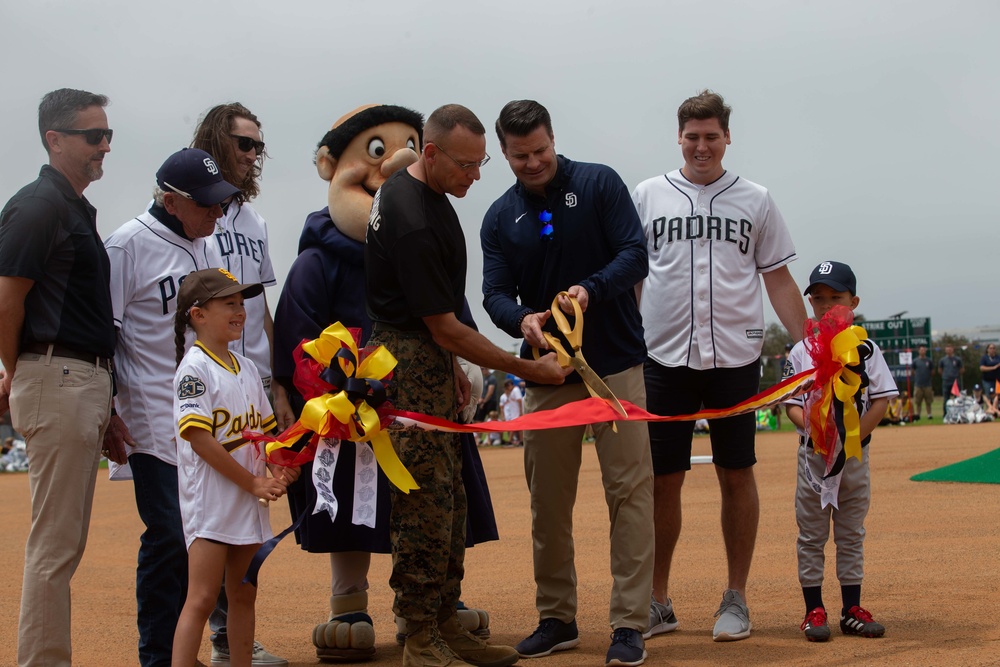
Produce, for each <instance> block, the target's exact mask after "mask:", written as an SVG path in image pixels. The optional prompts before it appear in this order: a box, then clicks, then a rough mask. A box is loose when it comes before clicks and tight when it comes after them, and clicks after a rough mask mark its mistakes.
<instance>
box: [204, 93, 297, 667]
mask: <svg viewBox="0 0 1000 667" xmlns="http://www.w3.org/2000/svg"><path fill="white" fill-rule="evenodd" d="M191 147H192V148H199V149H201V150H203V151H205V152H206V153H208V154H210V155H211V156H212V157H213V158H215V161H216V164H218V165H219V170H220V171H221V172H222V177H223V178H225V179H226V181H227V182H229V183H233V184H234V185H236V187H238V188H239V189H240V191H239V192H237V193H236V195H235V196H234V197H233V198H232V200H230V201H228V202H225V203H223V206H222V211H223V215H222V217H220V218H219V219H218V220H217V224H216V229H215V234H214V235H213V237H212V238H211V239H209V240H208V245H209V252H210V253H212V256H213V264H212V266H213V267H214V266H218V267H221V268H224V269H226V270H227V271H229V272H230V273H231V274H232V275H233V276H235V277H236V279H237V280H238V281H240V282H241V283H248V284H249V283H260V284H262V285H264V286H265V287H270V286H271V285H274V284H275V282H276V281H275V278H274V269H273V268H272V266H271V253H270V249H269V247H268V241H267V223H265V222H264V218H262V217H261V216H260V214H258V213H257V211H255V210H254V209H253V207H252V206H250V203H249V202H250V201H251V200H252V199H254V198H255V197H256V196H257V195H258V194H259V193H260V174H261V170H262V169H263V167H264V158H265V157H267V153H265V152H264V142H263V141H262V140H261V134H260V121H259V120H258V119H257V116H255V115H254V114H253V112H252V111H250V110H249V109H247V108H246V107H245V106H243V105H242V104H240V103H239V102H230V103H228V104H219V105H217V106H214V107H212V108H211V109H209V110H208V111H207V112H206V113H205V116H204V117H203V118H202V119H201V122H200V123H199V124H198V128H197V129H196V130H195V133H194V139H193V140H192V142H191ZM245 307H246V312H247V320H246V326H245V327H243V335H242V336H241V337H240V339H239V340H237V341H233V342H232V343H230V345H229V347H230V349H231V350H233V351H234V352H237V353H238V354H242V355H243V356H245V357H247V358H248V359H250V361H252V362H253V364H254V366H256V367H257V373H258V374H259V375H260V379H261V382H262V383H263V385H264V389H265V390H266V391H267V393H268V394H270V390H271V348H272V344H271V341H272V340H273V339H274V320H272V319H271V310H270V308H268V305H267V295H266V294H261V298H259V299H256V298H254V299H247V301H246V304H245ZM288 425H289V423H284V422H282V423H281V424H279V427H281V428H284V427H285V426H288ZM228 606H229V605H228V601H227V599H226V589H225V586H222V587H221V588H220V590H219V601H218V604H217V606H216V608H215V610H214V611H213V612H212V615H211V616H210V617H209V619H208V624H209V627H210V628H211V630H212V634H211V642H212V664H222V665H225V664H228V662H229V642H228V641H227V634H226V617H227V613H228V612H227V610H228ZM287 664H288V661H287V660H285V659H284V658H279V657H277V656H274V655H271V654H270V653H268V652H267V651H266V650H265V649H264V647H263V646H261V645H260V644H259V643H257V642H254V646H253V665H254V667H263V666H269V667H282V666H284V665H287Z"/></svg>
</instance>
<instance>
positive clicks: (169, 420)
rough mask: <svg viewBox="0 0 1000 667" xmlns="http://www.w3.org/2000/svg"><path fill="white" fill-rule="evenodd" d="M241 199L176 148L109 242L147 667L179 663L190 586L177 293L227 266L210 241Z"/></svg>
mask: <svg viewBox="0 0 1000 667" xmlns="http://www.w3.org/2000/svg"><path fill="white" fill-rule="evenodd" d="M238 192H239V189H238V188H237V187H236V186H235V185H232V184H231V183H228V182H227V181H226V180H225V179H224V178H223V177H222V174H221V173H220V169H219V167H218V165H217V164H216V162H215V160H213V159H212V156H211V155H209V154H208V153H206V152H205V151H201V150H198V149H195V148H185V149H183V150H180V151H177V152H176V153H174V154H173V155H171V156H170V157H168V158H167V159H166V161H165V162H164V163H163V165H162V166H160V169H159V170H158V171H157V172H156V188H155V189H154V190H153V202H152V204H151V205H150V206H149V209H148V210H146V211H144V212H143V213H141V214H139V215H138V216H136V217H135V218H133V219H131V220H129V221H128V222H126V223H125V224H123V225H122V226H121V227H119V228H118V229H117V230H116V231H115V232H114V233H113V234H111V236H109V237H108V239H107V242H106V243H105V246H106V247H107V250H108V256H109V257H110V260H111V302H112V306H113V309H114V324H115V326H116V327H117V328H118V345H117V355H116V358H117V361H118V365H117V372H118V395H117V396H116V398H115V407H116V408H117V412H118V413H119V414H120V416H121V419H122V420H123V421H124V423H125V425H126V426H128V429H129V431H130V433H131V436H132V439H133V442H134V445H133V446H132V447H131V448H130V449H129V452H128V465H129V468H130V471H131V475H132V479H133V482H134V484H135V501H136V507H137V509H138V511H139V518H140V519H141V520H142V522H143V524H144V525H145V526H146V530H145V532H144V533H143V534H142V537H141V539H140V546H139V559H138V567H137V568H136V585H135V595H136V602H137V624H138V628H139V663H140V664H141V665H142V666H143V667H160V666H161V665H169V664H170V660H171V656H172V649H173V637H174V629H175V627H176V625H177V619H178V616H179V615H180V612H181V609H182V607H183V606H184V600H185V597H186V592H187V582H188V570H187V548H186V545H185V541H184V528H183V524H182V522H181V511H180V501H179V496H178V488H177V446H176V444H175V443H174V438H173V430H174V421H173V397H174V394H173V390H172V382H171V378H172V377H173V375H174V371H175V370H176V363H175V358H174V354H173V350H174V336H175V332H174V312H175V311H176V309H177V292H178V289H179V288H180V283H181V280H182V279H184V278H185V277H186V276H187V275H188V274H189V273H190V272H191V271H198V270H201V269H209V268H216V267H218V262H219V260H218V258H217V257H216V256H215V255H214V254H213V253H212V252H211V250H210V240H209V237H210V236H211V235H212V233H213V232H215V229H216V220H218V219H219V218H220V217H222V203H223V202H225V201H226V200H228V199H230V198H231V197H233V196H235V195H236V194H237V193H238ZM250 301H253V299H248V300H247V302H248V303H249V302H250ZM113 467H114V466H113ZM112 474H114V475H118V474H119V471H118V470H113V471H112Z"/></svg>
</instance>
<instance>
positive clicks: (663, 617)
mask: <svg viewBox="0 0 1000 667" xmlns="http://www.w3.org/2000/svg"><path fill="white" fill-rule="evenodd" d="M678 625H680V623H678V622H677V617H676V616H674V605H673V603H672V602H671V601H670V598H667V604H663V603H661V602H657V601H656V598H654V597H650V599H649V629H648V630H646V631H645V632H644V633H642V638H643V639H649V638H650V637H652V636H654V635H663V634H666V633H668V632H673V631H674V630H676V629H677V626H678Z"/></svg>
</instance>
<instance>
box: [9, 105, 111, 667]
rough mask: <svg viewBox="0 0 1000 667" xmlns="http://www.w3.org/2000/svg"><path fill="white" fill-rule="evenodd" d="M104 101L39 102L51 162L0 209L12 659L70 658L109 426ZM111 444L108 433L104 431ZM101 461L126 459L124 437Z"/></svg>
mask: <svg viewBox="0 0 1000 667" xmlns="http://www.w3.org/2000/svg"><path fill="white" fill-rule="evenodd" d="M107 105H108V98H107V97H105V96H104V95H97V94H94V93H90V92H87V91H83V90H72V89H69V88H62V89H60V90H54V91H52V92H50V93H48V94H46V95H45V97H43V98H42V101H41V104H39V106H38V130H39V133H40V134H41V139H42V146H44V147H45V152H46V153H47V154H48V158H49V162H48V164H47V165H45V166H43V167H42V169H41V173H39V175H38V179H37V180H35V181H34V182H33V183H31V184H29V185H27V186H25V187H23V188H21V190H19V191H18V192H17V194H15V195H14V196H13V197H11V199H10V201H9V202H7V205H6V206H5V207H4V209H3V212H2V213H0V361H2V362H3V367H4V369H5V371H4V373H3V375H2V382H0V410H2V411H3V412H6V411H7V407H8V406H7V401H8V397H9V399H10V410H11V418H12V421H13V425H14V428H16V429H17V430H18V431H19V432H20V433H23V434H24V435H25V440H26V441H27V443H28V447H27V453H28V475H29V482H30V486H31V517H32V520H31V530H30V532H29V533H28V541H27V544H26V546H25V550H24V581H23V585H22V588H21V616H20V622H19V624H18V640H17V641H18V643H17V662H18V664H19V665H40V664H45V665H69V664H71V662H72V646H71V643H70V632H69V628H70V579H72V577H73V573H74V572H75V571H76V568H77V566H78V565H79V564H80V559H81V558H82V557H83V549H84V546H85V545H86V543H87V532H88V529H89V527H90V514H91V507H92V505H93V499H94V485H95V482H96V480H97V469H98V463H99V462H100V459H101V453H102V444H103V442H104V437H105V433H106V431H107V429H108V425H109V422H110V414H111V413H110V407H111V393H112V387H113V382H112V378H111V373H112V367H111V357H112V356H114V353H115V327H114V323H113V315H112V308H111V294H110V292H109V290H108V277H109V268H108V255H107V253H106V252H105V250H104V246H103V244H102V243H101V238H100V236H99V235H98V233H97V210H96V209H95V208H94V207H93V206H91V204H90V202H88V201H87V198H86V197H84V196H83V191H84V190H85V189H86V188H87V186H89V185H90V184H91V183H92V182H93V181H96V180H98V179H99V178H101V176H102V175H103V174H104V156H105V155H107V154H108V153H109V152H110V151H111V137H112V134H113V133H112V130H111V129H109V128H108V117H107V114H106V113H105V112H104V107H106V106H107ZM109 440H114V438H109ZM104 453H105V455H106V456H109V457H112V458H114V459H116V460H119V461H124V460H125V458H124V456H125V452H124V449H123V448H122V445H121V441H120V438H119V439H118V441H117V442H116V443H115V444H114V451H113V452H111V451H105V452H104Z"/></svg>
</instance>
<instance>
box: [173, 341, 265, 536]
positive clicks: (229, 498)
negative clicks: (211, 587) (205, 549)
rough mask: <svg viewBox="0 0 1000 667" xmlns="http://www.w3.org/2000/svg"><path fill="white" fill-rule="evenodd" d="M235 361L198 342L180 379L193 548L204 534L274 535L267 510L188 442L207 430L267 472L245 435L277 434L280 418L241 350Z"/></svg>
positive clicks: (183, 497)
mask: <svg viewBox="0 0 1000 667" xmlns="http://www.w3.org/2000/svg"><path fill="white" fill-rule="evenodd" d="M229 357H230V358H229V359H228V360H225V361H224V360H222V359H220V358H219V357H217V356H215V355H214V354H212V353H211V352H210V351H208V350H207V349H206V348H204V347H203V346H202V345H201V343H198V342H196V343H195V344H194V346H193V347H191V349H190V350H188V352H187V354H185V355H184V358H183V359H182V360H181V363H180V366H178V367H177V373H176V374H175V375H174V423H175V436H176V440H177V483H178V484H177V486H178V493H179V496H180V507H181V518H182V519H183V521H184V539H185V542H186V543H187V545H188V546H189V547H190V546H191V542H193V541H194V539H195V538H196V537H202V538H208V539H212V540H216V541H219V542H222V543H224V544H259V543H261V542H264V541H265V540H268V539H270V538H271V537H272V533H271V528H270V523H269V520H268V510H267V508H266V507H262V506H261V505H260V504H259V503H258V502H257V498H255V497H254V496H253V495H252V494H250V493H247V492H246V491H244V490H243V489H241V488H240V487H238V486H237V485H236V484H234V483H233V482H231V481H230V480H229V479H227V478H226V477H225V476H223V475H222V474H220V473H219V472H217V471H216V470H215V469H214V468H212V466H210V465H209V464H208V463H207V462H206V461H205V460H204V459H202V458H201V457H200V456H198V454H196V453H195V451H194V450H193V449H192V448H191V443H190V442H188V441H187V440H184V439H183V438H182V437H181V434H182V433H184V432H185V431H186V430H188V429H192V428H199V429H204V430H205V431H208V432H209V433H211V434H212V436H213V437H214V438H215V439H216V440H218V441H219V443H220V444H221V445H222V446H223V447H225V448H226V451H228V452H229V453H230V455H231V456H232V457H233V458H234V459H236V461H237V462H238V463H239V464H240V465H242V466H243V467H244V468H246V469H247V470H249V471H250V472H252V473H253V474H254V475H257V476H264V475H266V474H267V470H266V467H265V460H264V455H263V453H262V452H258V449H257V447H256V446H255V445H254V444H253V443H250V442H247V441H246V439H244V437H243V430H244V429H249V430H251V431H258V432H262V433H266V432H268V431H270V430H271V429H273V428H274V426H275V418H274V413H273V412H272V410H271V405H270V403H269V402H268V400H267V394H265V393H264V388H263V386H262V385H261V382H260V376H259V375H258V373H257V369H256V367H255V366H254V365H253V364H252V363H251V362H250V361H249V360H247V359H246V358H245V357H243V356H240V355H239V354H236V353H234V352H230V354H229Z"/></svg>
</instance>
